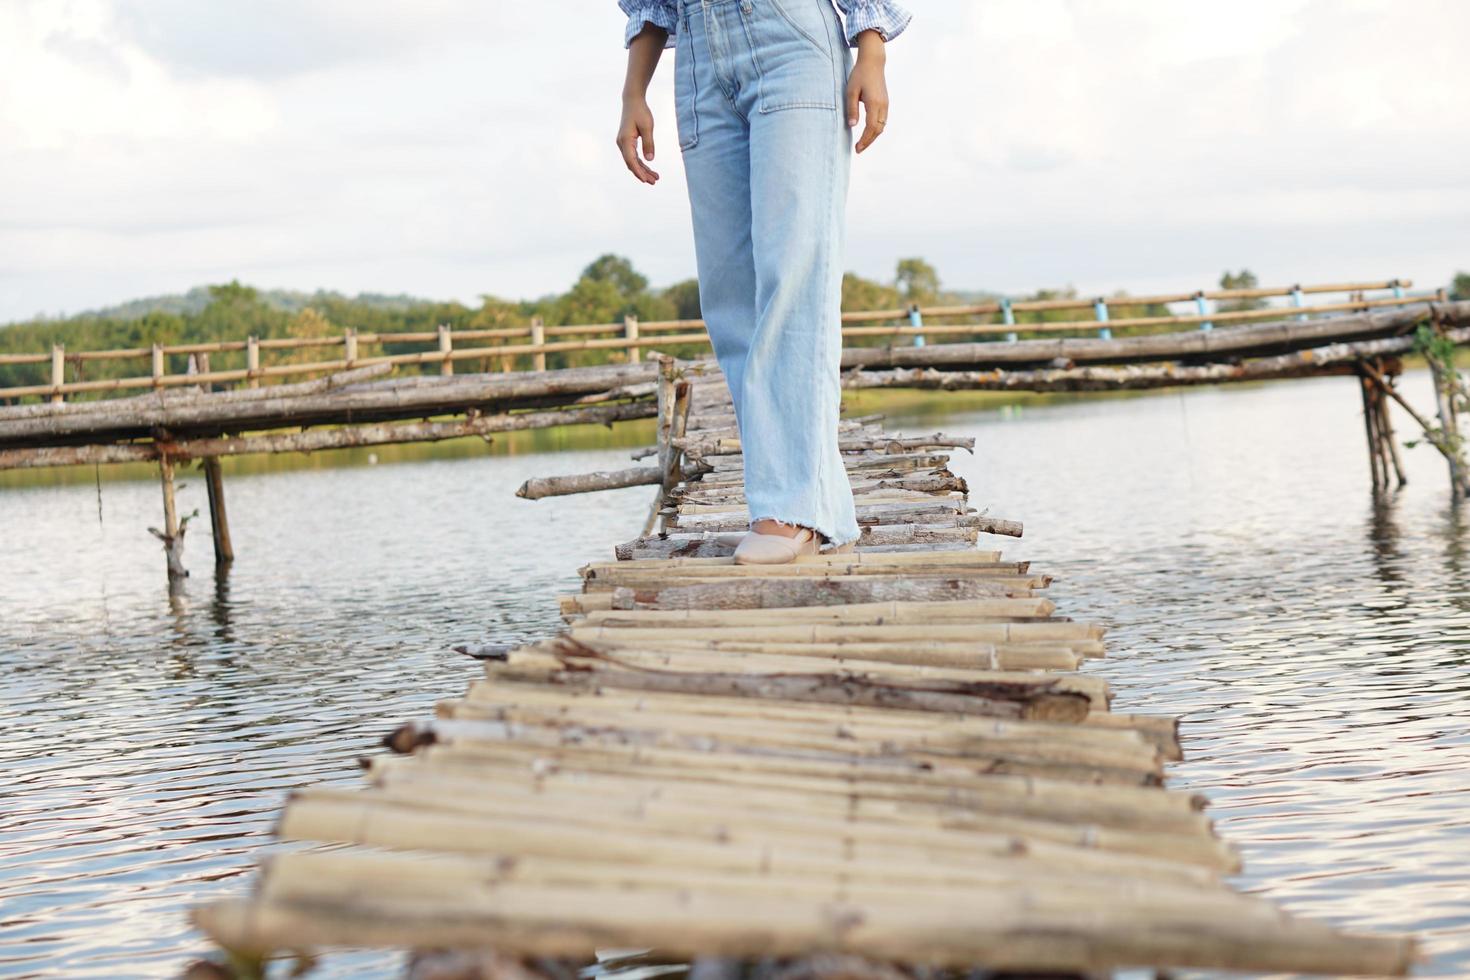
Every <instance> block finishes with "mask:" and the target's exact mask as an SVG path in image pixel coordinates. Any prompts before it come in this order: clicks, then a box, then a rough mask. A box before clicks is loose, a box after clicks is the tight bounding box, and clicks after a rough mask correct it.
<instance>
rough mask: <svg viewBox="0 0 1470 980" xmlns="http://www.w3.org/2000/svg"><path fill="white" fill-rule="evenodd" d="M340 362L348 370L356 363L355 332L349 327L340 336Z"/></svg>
mask: <svg viewBox="0 0 1470 980" xmlns="http://www.w3.org/2000/svg"><path fill="white" fill-rule="evenodd" d="M342 360H344V361H346V362H347V366H348V367H349V368H350V367H352V365H353V364H355V363H357V331H356V330H353V329H352V328H350V327H349V328H348V329H347V330H346V331H344V332H343V334H342Z"/></svg>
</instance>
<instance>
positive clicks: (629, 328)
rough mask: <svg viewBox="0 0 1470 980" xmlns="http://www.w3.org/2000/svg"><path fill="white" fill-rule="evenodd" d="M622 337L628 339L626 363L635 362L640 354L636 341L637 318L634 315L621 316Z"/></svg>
mask: <svg viewBox="0 0 1470 980" xmlns="http://www.w3.org/2000/svg"><path fill="white" fill-rule="evenodd" d="M623 337H624V339H626V340H627V341H628V363H629V364H637V363H638V360H639V357H640V354H639V347H638V344H637V343H636V341H637V340H638V318H637V317H636V316H625V317H623Z"/></svg>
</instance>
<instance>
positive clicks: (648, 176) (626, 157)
mask: <svg viewBox="0 0 1470 980" xmlns="http://www.w3.org/2000/svg"><path fill="white" fill-rule="evenodd" d="M618 150H619V151H620V152H621V153H622V154H623V163H624V164H626V165H627V167H628V171H629V172H630V173H631V174H632V175H633V176H634V177H637V178H638V179H639V180H641V181H643V182H644V183H645V184H652V183H654V182H655V181H657V180H658V174H656V173H654V172H653V171H652V170H650V169H649V168H648V167H647V165H645V164H644V162H643V161H642V160H640V159H638V133H637V130H631V131H629V132H625V133H623V134H621V135H620V136H619V137H618Z"/></svg>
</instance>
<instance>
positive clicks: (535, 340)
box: [531, 316, 546, 371]
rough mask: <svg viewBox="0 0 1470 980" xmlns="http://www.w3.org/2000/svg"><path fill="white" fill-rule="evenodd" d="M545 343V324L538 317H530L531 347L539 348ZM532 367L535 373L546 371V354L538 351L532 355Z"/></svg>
mask: <svg viewBox="0 0 1470 980" xmlns="http://www.w3.org/2000/svg"><path fill="white" fill-rule="evenodd" d="M545 343H546V323H545V321H543V320H542V319H541V318H540V317H539V316H533V317H531V346H533V347H540V346H541V345H543V344H545ZM532 360H533V362H534V367H535V369H536V370H537V371H545V370H546V352H545V351H544V350H538V351H537V352H536V353H535V354H533V355H532Z"/></svg>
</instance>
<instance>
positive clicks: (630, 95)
mask: <svg viewBox="0 0 1470 980" xmlns="http://www.w3.org/2000/svg"><path fill="white" fill-rule="evenodd" d="M668 39H669V34H668V32H667V31H665V30H664V29H663V28H662V27H657V26H655V25H653V24H644V25H643V30H641V31H639V32H638V36H637V37H635V38H633V43H632V44H630V45H628V77H627V79H626V80H625V81H624V82H623V121H622V122H621V123H619V124H618V150H619V151H620V152H621V153H622V154H623V162H624V163H626V164H627V165H628V172H629V173H631V174H632V175H633V176H634V177H637V178H638V179H639V180H641V181H643V182H644V183H645V184H656V183H658V172H657V171H655V170H654V169H653V168H652V167H650V166H649V165H648V164H646V163H644V162H643V160H652V159H653V110H652V109H650V108H648V83H649V82H651V81H652V80H653V73H654V71H656V70H657V69H658V59H659V57H660V56H661V55H662V54H663V51H664V42H665V41H667V40H668ZM640 143H641V144H642V149H643V159H642V160H640V159H639V158H638V149H639V144H640Z"/></svg>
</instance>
